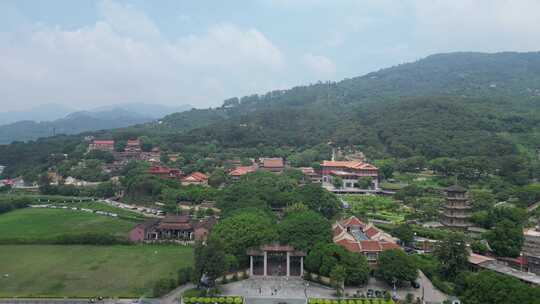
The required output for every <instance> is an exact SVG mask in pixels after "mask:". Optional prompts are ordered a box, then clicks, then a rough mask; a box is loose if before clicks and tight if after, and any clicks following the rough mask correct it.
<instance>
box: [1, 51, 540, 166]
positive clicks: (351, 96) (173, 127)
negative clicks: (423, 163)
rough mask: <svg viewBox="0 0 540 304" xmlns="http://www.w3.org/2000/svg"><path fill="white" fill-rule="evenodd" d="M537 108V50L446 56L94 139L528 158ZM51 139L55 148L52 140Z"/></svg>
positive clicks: (183, 146) (15, 152)
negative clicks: (351, 147)
mask: <svg viewBox="0 0 540 304" xmlns="http://www.w3.org/2000/svg"><path fill="white" fill-rule="evenodd" d="M539 105H540V53H538V52H534V53H498V54H482V53H450V54H438V55H432V56H429V57H427V58H424V59H422V60H419V61H416V62H413V63H407V64H402V65H399V66H395V67H391V68H387V69H383V70H380V71H377V72H373V73H369V74H367V75H364V76H361V77H356V78H352V79H346V80H343V81H340V82H328V83H317V84H313V85H307V86H299V87H295V88H292V89H289V90H278V91H272V92H268V93H266V94H263V95H252V96H245V97H242V98H230V99H227V100H225V101H224V103H223V106H222V107H219V108H214V109H206V110H192V111H188V112H183V113H178V114H172V115H169V116H166V117H165V118H163V119H162V120H161V121H160V122H159V123H151V124H144V125H139V126H136V127H131V128H124V129H118V130H114V131H106V132H100V133H99V134H97V135H98V137H103V138H106V137H114V138H116V139H125V138H128V137H134V136H140V135H148V136H149V137H150V138H152V139H153V140H154V141H155V143H156V144H159V145H160V146H161V147H162V148H164V149H166V150H167V149H168V150H170V151H179V152H186V151H188V150H189V151H191V152H192V151H198V150H203V151H206V150H205V148H204V147H206V146H208V145H212V147H213V148H212V149H211V150H213V151H215V150H216V147H217V148H218V149H217V150H224V149H237V150H240V151H244V152H245V151H250V152H249V153H251V154H256V153H259V154H263V153H264V154H278V152H276V151H275V150H272V149H276V148H278V147H280V148H288V149H289V151H296V152H298V151H302V150H304V149H307V148H309V147H312V146H315V145H318V144H321V143H324V144H326V143H328V142H332V143H334V144H335V145H339V146H346V145H355V146H359V147H360V148H361V149H362V150H364V151H367V152H368V155H375V156H377V157H387V156H391V157H397V158H409V157H414V156H419V155H421V156H424V157H426V158H428V159H433V158H438V157H465V156H471V157H477V159H476V160H477V161H479V162H483V161H484V160H485V159H488V160H489V161H490V162H497V161H498V160H499V158H500V157H506V156H508V155H515V154H516V153H517V152H518V151H519V153H520V155H522V156H524V157H525V156H526V157H532V155H533V154H535V151H534V150H535V149H536V147H538V146H540V132H539V129H538V127H539V120H540V115H539V114H540V113H539V110H540V107H539ZM52 140H54V141H55V143H56V144H54V145H49V144H48V141H52ZM66 140H69V141H70V143H71V145H66V146H65V147H58V145H57V143H58V141H61V139H60V138H56V139H51V140H49V139H42V140H39V141H38V142H37V143H28V144H21V143H18V144H16V145H10V146H3V147H2V146H0V164H3V165H8V170H7V171H6V172H8V174H12V173H14V172H16V171H20V170H19V169H21V168H20V167H21V166H23V164H24V165H29V164H35V163H37V162H38V160H39V161H41V162H43V160H44V159H46V157H47V154H45V153H47V152H51V151H48V150H46V149H41V150H40V152H33V151H36V149H34V148H35V147H36V146H40V147H44V146H46V147H49V148H54V149H57V150H61V151H56V152H63V153H69V150H70V149H74V146H73V144H72V142H73V141H76V138H73V137H70V138H66ZM68 147H72V148H68ZM21 151H23V152H21ZM25 151H26V152H25ZM53 152H55V151H53ZM36 153H37V154H42V155H40V157H36V156H35V154H36ZM246 153H247V152H246ZM280 153H282V151H281V152H280ZM207 155H208V152H201V156H207ZM254 156H255V155H254ZM285 156H286V155H285ZM10 166H11V168H10ZM13 166H16V167H15V168H14V167H13Z"/></svg>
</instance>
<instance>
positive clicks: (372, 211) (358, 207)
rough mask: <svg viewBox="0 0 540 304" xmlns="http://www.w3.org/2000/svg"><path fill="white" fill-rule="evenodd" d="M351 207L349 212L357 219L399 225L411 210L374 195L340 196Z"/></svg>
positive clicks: (389, 199) (388, 198) (387, 198)
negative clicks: (365, 218)
mask: <svg viewBox="0 0 540 304" xmlns="http://www.w3.org/2000/svg"><path fill="white" fill-rule="evenodd" d="M341 198H342V199H343V200H345V201H346V202H348V203H349V204H350V206H351V209H350V212H351V213H352V214H354V215H357V216H359V217H361V218H362V217H367V218H370V219H377V220H384V221H390V222H393V223H401V222H403V221H404V220H405V216H407V215H408V214H409V213H411V210H410V209H409V208H408V207H407V206H404V205H402V204H398V203H397V202H396V201H394V200H393V199H392V198H390V197H386V196H375V195H342V196H341Z"/></svg>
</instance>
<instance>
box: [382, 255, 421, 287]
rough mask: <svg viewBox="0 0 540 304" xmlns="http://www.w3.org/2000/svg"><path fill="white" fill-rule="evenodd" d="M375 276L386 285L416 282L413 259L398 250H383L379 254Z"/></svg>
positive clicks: (416, 272) (416, 269) (416, 270)
mask: <svg viewBox="0 0 540 304" xmlns="http://www.w3.org/2000/svg"><path fill="white" fill-rule="evenodd" d="M376 273H377V276H378V277H380V278H381V279H383V280H384V281H385V282H387V283H388V284H393V283H395V284H396V285H398V286H399V285H402V284H403V283H404V282H410V281H414V280H416V278H417V277H418V268H417V267H416V264H415V263H414V261H413V259H412V258H411V257H410V256H408V255H407V254H406V253H405V252H403V251H402V250H400V249H391V250H385V251H383V252H381V253H380V254H379V268H378V269H377V272H376Z"/></svg>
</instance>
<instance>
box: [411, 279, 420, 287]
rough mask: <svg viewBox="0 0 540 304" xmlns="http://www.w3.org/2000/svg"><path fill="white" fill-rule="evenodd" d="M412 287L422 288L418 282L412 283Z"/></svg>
mask: <svg viewBox="0 0 540 304" xmlns="http://www.w3.org/2000/svg"><path fill="white" fill-rule="evenodd" d="M411 286H412V287H413V288H416V289H418V288H420V284H419V283H418V282H416V281H412V282H411Z"/></svg>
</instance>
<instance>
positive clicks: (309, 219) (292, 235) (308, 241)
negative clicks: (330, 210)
mask: <svg viewBox="0 0 540 304" xmlns="http://www.w3.org/2000/svg"><path fill="white" fill-rule="evenodd" d="M278 232H279V241H280V242H281V243H282V244H289V245H292V246H294V247H295V248H297V249H299V250H303V251H306V252H307V251H309V250H310V249H311V248H312V247H313V246H314V245H315V244H317V243H327V242H330V240H331V227H330V222H329V221H328V220H327V219H325V218H324V217H322V216H321V215H320V214H318V213H316V212H314V211H303V212H292V213H289V214H287V216H285V218H284V219H283V220H282V221H281V222H280V223H279V226H278Z"/></svg>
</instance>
